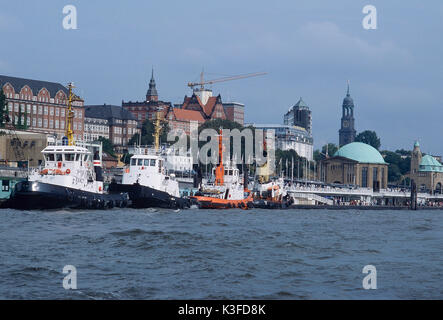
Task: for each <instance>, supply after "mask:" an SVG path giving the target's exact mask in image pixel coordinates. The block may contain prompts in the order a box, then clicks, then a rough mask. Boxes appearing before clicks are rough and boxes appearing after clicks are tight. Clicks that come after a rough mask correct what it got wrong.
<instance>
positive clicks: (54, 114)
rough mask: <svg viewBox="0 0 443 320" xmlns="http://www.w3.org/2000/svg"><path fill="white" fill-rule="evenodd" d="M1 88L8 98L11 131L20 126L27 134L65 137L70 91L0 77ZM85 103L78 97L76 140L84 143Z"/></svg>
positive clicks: (52, 83)
mask: <svg viewBox="0 0 443 320" xmlns="http://www.w3.org/2000/svg"><path fill="white" fill-rule="evenodd" d="M0 87H2V88H3V92H4V94H5V96H6V103H7V106H8V110H9V117H10V119H11V123H10V124H9V126H10V127H14V126H15V127H17V126H20V128H21V129H25V130H26V131H31V132H38V133H46V134H53V135H55V136H56V137H57V138H58V139H59V138H61V137H63V136H64V135H65V124H66V116H67V101H68V94H69V93H68V89H67V88H66V87H64V86H63V85H61V84H60V83H56V82H48V81H40V80H32V79H24V78H16V77H10V76H3V75H0ZM83 105H84V101H83V99H81V98H80V97H78V96H75V101H74V102H73V103H72V106H73V111H74V122H73V131H74V139H75V140H82V139H83V130H84V107H83Z"/></svg>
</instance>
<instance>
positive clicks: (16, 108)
mask: <svg viewBox="0 0 443 320" xmlns="http://www.w3.org/2000/svg"><path fill="white" fill-rule="evenodd" d="M14 111H15V112H18V103H15V104H14Z"/></svg>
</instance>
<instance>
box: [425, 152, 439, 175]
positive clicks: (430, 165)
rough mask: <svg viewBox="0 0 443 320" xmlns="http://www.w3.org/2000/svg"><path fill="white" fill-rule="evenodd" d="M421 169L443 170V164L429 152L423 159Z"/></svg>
mask: <svg viewBox="0 0 443 320" xmlns="http://www.w3.org/2000/svg"><path fill="white" fill-rule="evenodd" d="M419 171H431V172H443V165H442V164H441V163H440V162H438V161H437V160H436V159H435V158H434V157H433V156H430V155H428V154H427V155H425V156H423V158H422V159H421V162H420V168H419Z"/></svg>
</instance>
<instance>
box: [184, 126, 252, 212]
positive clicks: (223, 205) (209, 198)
mask: <svg viewBox="0 0 443 320" xmlns="http://www.w3.org/2000/svg"><path fill="white" fill-rule="evenodd" d="M222 132H223V131H222V130H220V135H219V142H218V143H219V144H218V150H219V164H218V165H217V167H215V168H214V169H213V172H212V173H213V177H215V179H214V181H213V182H208V183H206V184H204V185H202V187H201V189H200V191H199V192H198V193H196V195H194V196H192V197H191V200H192V202H193V203H196V204H197V206H198V207H199V208H201V209H230V208H242V209H248V208H250V207H251V206H252V201H253V197H252V192H250V191H249V190H248V187H247V185H248V183H247V174H246V171H245V175H244V176H245V179H244V181H243V183H242V182H241V179H240V174H239V170H238V169H237V168H236V167H235V166H234V165H233V164H232V163H228V164H227V165H224V164H223V142H222V139H223V134H222Z"/></svg>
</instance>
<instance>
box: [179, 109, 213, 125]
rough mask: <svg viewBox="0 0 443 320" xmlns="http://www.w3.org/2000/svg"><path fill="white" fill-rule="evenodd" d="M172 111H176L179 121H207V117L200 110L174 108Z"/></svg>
mask: <svg viewBox="0 0 443 320" xmlns="http://www.w3.org/2000/svg"><path fill="white" fill-rule="evenodd" d="M172 112H173V113H174V116H175V119H176V120H179V121H200V122H204V121H205V118H204V117H203V115H202V114H201V112H199V111H195V110H184V109H178V108H173V109H172Z"/></svg>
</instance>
